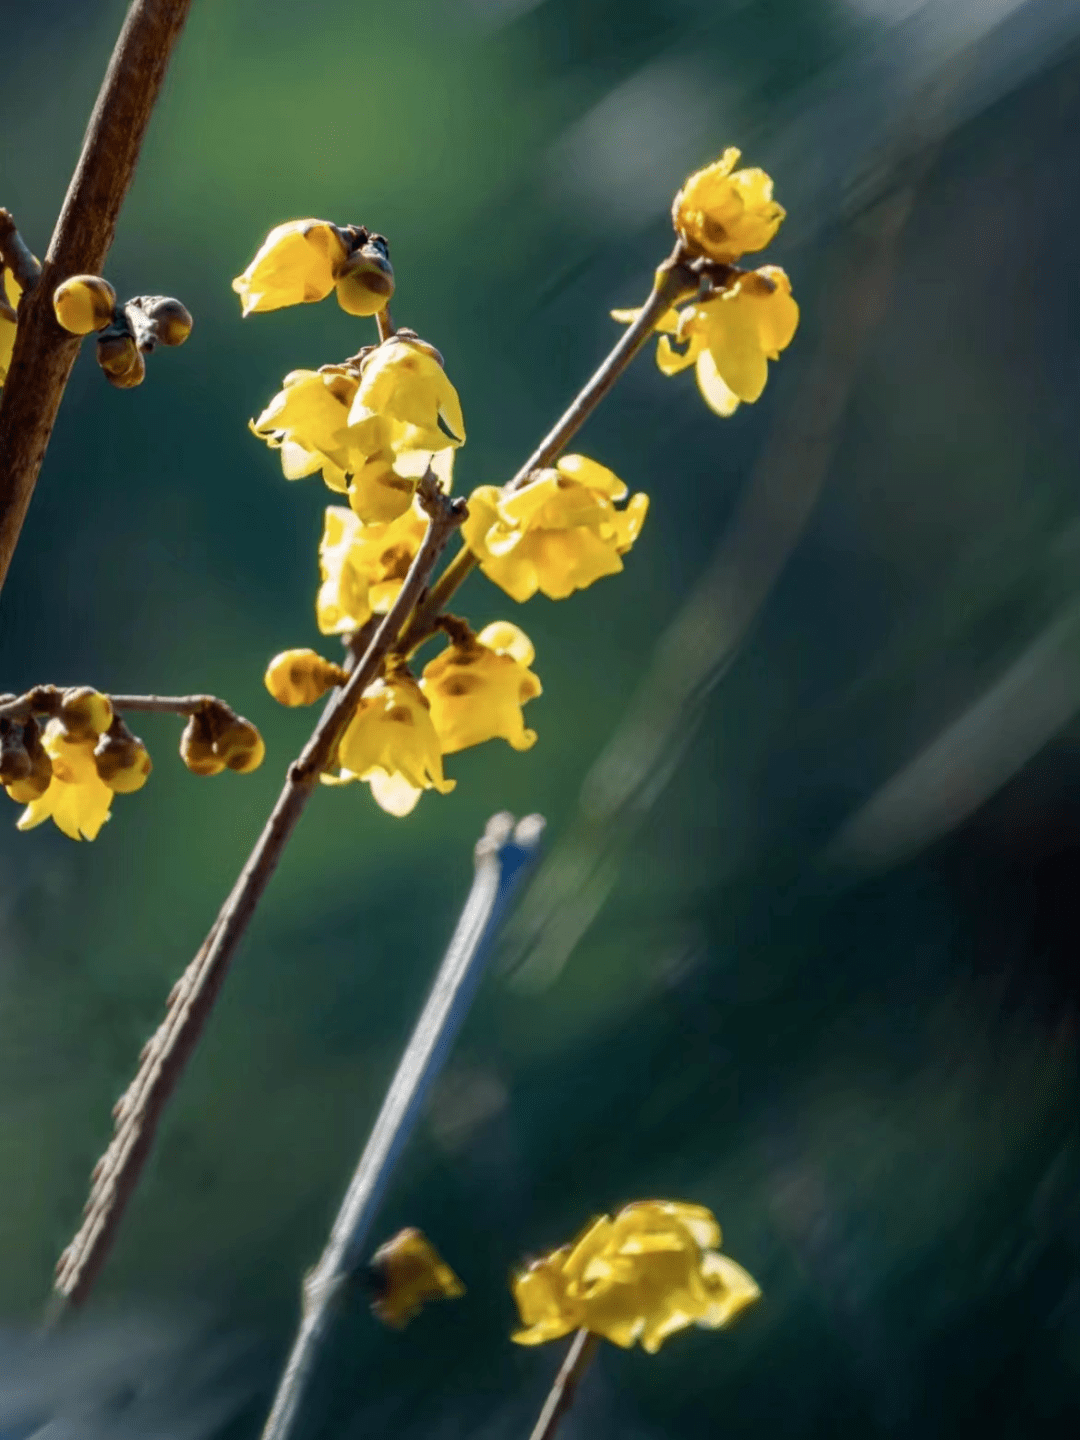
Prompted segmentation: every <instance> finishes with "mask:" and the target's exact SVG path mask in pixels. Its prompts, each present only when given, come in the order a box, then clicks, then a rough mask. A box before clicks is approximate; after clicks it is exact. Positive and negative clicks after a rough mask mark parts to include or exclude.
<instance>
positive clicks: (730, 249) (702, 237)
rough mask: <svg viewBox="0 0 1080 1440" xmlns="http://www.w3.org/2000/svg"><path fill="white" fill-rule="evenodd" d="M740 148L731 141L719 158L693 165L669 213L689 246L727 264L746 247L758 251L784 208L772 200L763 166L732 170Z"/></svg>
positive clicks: (771, 190) (776, 226) (769, 236)
mask: <svg viewBox="0 0 1080 1440" xmlns="http://www.w3.org/2000/svg"><path fill="white" fill-rule="evenodd" d="M741 153H742V152H741V151H739V150H737V149H736V148H735V146H734V145H732V146H729V147H728V149H727V150H725V151H724V153H723V155H721V157H720V159H719V160H717V161H715V162H714V163H713V164H712V165H706V167H705V168H704V169H703V170H697V171H695V172H694V174H693V175H691V176H690V178H689V179H688V180H687V181H686V182H685V184H684V185H683V187H682V189H681V190H680V191H679V193H678V194H677V195H676V196H675V203H674V205H673V206H672V211H671V216H672V222H673V224H674V226H675V229H676V231H677V232H678V234H679V235H680V237H681V238H682V240H683V241H684V242H685V243H686V245H688V246H689V247H690V249H691V250H693V251H695V252H696V253H698V254H701V255H707V256H708V257H709V259H710V260H717V261H720V262H721V263H722V264H728V265H730V264H732V263H733V262H734V261H735V260H738V258H739V256H740V255H745V254H747V253H748V252H749V251H753V250H764V248H765V246H766V245H768V243H769V241H770V240H771V239H772V238H773V236H774V235H775V234H776V232H777V230H779V228H780V222H781V221H782V220H783V218H784V215H785V214H786V211H785V210H784V207H783V206H782V205H778V204H777V203H776V201H775V200H774V199H773V182H772V179H771V178H770V177H769V176H768V175H767V174H766V173H765V171H764V170H757V169H751V170H736V169H735V166H736V165H737V164H738V161H739V156H740V154H741Z"/></svg>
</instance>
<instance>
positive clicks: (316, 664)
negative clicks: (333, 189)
mask: <svg viewBox="0 0 1080 1440" xmlns="http://www.w3.org/2000/svg"><path fill="white" fill-rule="evenodd" d="M345 678H346V676H345V671H344V670H343V669H342V668H341V666H340V665H334V664H333V663H332V662H331V661H329V660H324V659H323V657H322V656H321V655H317V654H316V653H315V651H314V650H283V651H282V652H281V654H280V655H275V656H274V658H273V660H271V661H270V664H269V665H268V666H267V668H266V674H265V675H264V676H263V683H264V684H265V686H266V688H267V690H269V691H270V694H271V695H272V696H273V697H274V699H275V700H276V701H277V702H278V704H279V705H313V704H314V703H315V701H316V700H318V699H319V697H320V696H321V695H325V694H326V692H327V690H330V689H332V688H333V686H335V685H340V684H342V682H343V681H344V680H345Z"/></svg>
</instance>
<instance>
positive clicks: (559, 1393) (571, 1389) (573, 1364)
mask: <svg viewBox="0 0 1080 1440" xmlns="http://www.w3.org/2000/svg"><path fill="white" fill-rule="evenodd" d="M599 1348H600V1337H599V1335H593V1334H592V1333H591V1332H590V1331H588V1330H579V1331H578V1332H577V1334H576V1335H575V1336H574V1338H573V1340H572V1341H571V1342H570V1349H569V1350H567V1352H566V1355H565V1357H564V1359H563V1363H562V1364H561V1365H560V1366H559V1373H558V1375H556V1376H555V1383H554V1384H553V1385H552V1387H551V1389H550V1390H549V1391H548V1396H547V1399H546V1400H545V1401H544V1404H543V1408H542V1409H541V1411H540V1414H539V1416H538V1418H537V1421H536V1424H535V1425H534V1426H533V1430H532V1434H531V1435H530V1436H529V1440H551V1437H552V1436H553V1435H554V1434H555V1432H556V1430H557V1429H558V1428H559V1424H560V1423H561V1421H562V1418H563V1416H564V1415H565V1414H566V1412H567V1411H568V1410H569V1409H570V1406H571V1405H572V1404H573V1403H574V1396H575V1395H576V1394H577V1388H578V1385H579V1384H580V1383H581V1377H582V1376H583V1375H584V1374H585V1371H586V1370H587V1369H588V1368H589V1366H590V1365H591V1364H592V1361H593V1356H594V1355H595V1354H596V1352H597V1350H598V1349H599Z"/></svg>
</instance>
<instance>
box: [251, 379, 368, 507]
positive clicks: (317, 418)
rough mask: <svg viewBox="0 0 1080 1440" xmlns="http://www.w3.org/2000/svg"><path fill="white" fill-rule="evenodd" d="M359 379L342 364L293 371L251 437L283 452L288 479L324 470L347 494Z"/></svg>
mask: <svg viewBox="0 0 1080 1440" xmlns="http://www.w3.org/2000/svg"><path fill="white" fill-rule="evenodd" d="M359 384H360V381H359V377H358V376H356V375H355V374H353V373H352V372H351V371H350V370H349V369H348V367H346V366H344V365H326V366H324V367H323V368H322V369H321V370H292V371H290V372H289V374H288V375H286V376H285V379H284V381H283V382H282V387H281V389H280V390H279V391H278V393H277V394H276V395H275V396H274V398H273V399H272V400H271V401H270V404H269V405H267V407H266V409H265V410H264V411H263V412H262V414H261V415H260V416H259V418H258V419H257V420H252V421H251V423H250V429H251V432H252V434H253V435H257V436H258V437H259V439H260V440H265V441H266V443H267V445H269V446H270V448H271V449H272V450H280V451H281V469H282V471H283V473H284V475H285V478H286V480H300V479H303V477H304V476H306V475H313V474H314V473H315V471H316V470H321V471H322V473H323V479H324V480H325V481H326V483H327V485H329V487H330V489H331V490H337V491H340V492H341V493H342V494H344V492H345V490H346V489H347V487H348V472H349V470H350V468H351V466H352V463H353V456H352V453H351V450H350V442H349V436H348V433H347V432H348V426H349V406H350V405H351V404H352V400H353V396H354V395H355V394H356V391H357V389H358V387H359Z"/></svg>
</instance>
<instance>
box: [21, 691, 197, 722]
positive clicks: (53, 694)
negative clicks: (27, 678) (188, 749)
mask: <svg viewBox="0 0 1080 1440" xmlns="http://www.w3.org/2000/svg"><path fill="white" fill-rule="evenodd" d="M69 688H70V687H69ZM63 694H64V687H63V686H59V685H35V686H34V688H33V689H32V690H27V692H26V693H25V694H24V695H17V696H7V695H0V718H3V719H5V720H25V719H26V717H27V716H28V715H32V714H34V713H35V712H37V713H39V714H52V713H53V711H54V710H55V709H56V707H57V706H58V705H59V703H60V700H61V698H62V697H63ZM105 699H106V700H108V702H109V704H110V705H111V706H112V708H113V709H114V710H139V711H144V712H146V713H147V714H161V715H198V714H199V712H200V711H202V710H206V709H208V708H209V707H212V706H220V705H222V704H223V703H224V702H223V701H221V700H218V699H216V698H215V696H213V695H106V696H105ZM54 701H55V704H54V703H53V702H54Z"/></svg>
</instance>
